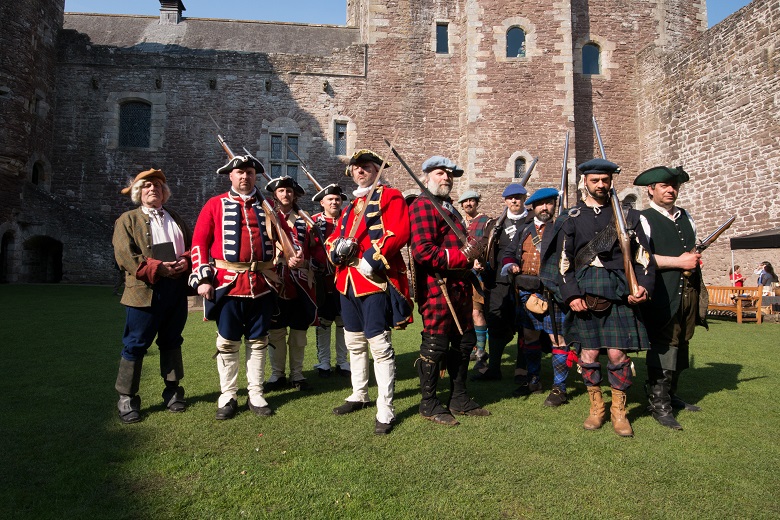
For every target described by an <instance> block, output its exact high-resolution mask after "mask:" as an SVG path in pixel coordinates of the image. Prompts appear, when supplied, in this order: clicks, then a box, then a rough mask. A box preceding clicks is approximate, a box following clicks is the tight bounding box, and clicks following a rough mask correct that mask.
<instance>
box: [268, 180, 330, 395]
mask: <svg viewBox="0 0 780 520" xmlns="http://www.w3.org/2000/svg"><path fill="white" fill-rule="evenodd" d="M265 191H266V192H267V193H269V194H270V195H271V197H273V199H274V202H275V207H276V209H277V211H278V213H279V215H280V216H281V217H282V219H283V220H284V221H285V222H286V223H287V225H288V226H289V227H290V229H291V230H292V231H293V233H292V235H291V238H292V240H293V243H294V244H296V245H297V247H298V248H299V252H300V257H301V258H302V262H301V264H300V265H299V266H298V267H297V268H293V267H290V266H289V265H287V262H286V260H285V258H284V255H283V252H282V251H281V250H280V249H278V250H277V258H276V274H277V276H278V277H279V280H280V282H281V283H280V285H279V292H278V294H277V298H276V307H277V309H276V312H275V313H274V316H273V319H272V320H271V330H270V331H269V332H268V340H269V342H270V345H271V351H270V357H271V376H270V377H269V378H268V382H267V383H266V385H265V389H266V390H269V391H270V390H278V389H281V388H283V387H284V386H285V385H286V384H287V378H286V376H285V365H286V363H287V358H288V356H287V354H288V350H289V360H290V362H289V364H290V385H291V386H292V387H293V388H295V389H298V390H301V391H309V390H311V389H312V386H311V385H310V384H309V382H308V381H306V378H305V377H304V375H303V358H304V351H305V349H306V342H307V341H306V330H307V329H308V328H309V325H311V324H312V323H314V321H315V320H316V318H317V296H316V294H315V286H314V270H315V269H316V268H318V265H319V266H324V265H325V263H326V262H327V260H326V259H325V255H324V252H323V250H322V246H321V245H320V244H317V243H315V241H314V236H313V233H312V232H311V230H310V229H308V228H307V225H306V222H305V221H304V219H303V218H302V217H301V216H300V215H299V212H298V211H297V205H296V201H297V199H298V197H299V196H302V195H304V193H305V192H304V191H303V188H302V187H301V186H300V184H298V182H296V181H295V179H293V178H292V177H288V176H283V177H277V178H275V179H271V181H270V182H269V183H268V184H267V185H266V187H265ZM317 257H319V258H317ZM288 329H289V334H288Z"/></svg>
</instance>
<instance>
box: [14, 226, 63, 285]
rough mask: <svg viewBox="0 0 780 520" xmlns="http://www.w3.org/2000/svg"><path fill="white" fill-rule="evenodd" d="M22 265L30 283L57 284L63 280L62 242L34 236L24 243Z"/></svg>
mask: <svg viewBox="0 0 780 520" xmlns="http://www.w3.org/2000/svg"><path fill="white" fill-rule="evenodd" d="M22 265H23V266H24V268H25V270H26V271H27V276H26V278H27V279H26V281H27V282H30V283H57V282H59V281H61V280H62V242H60V241H58V240H54V239H53V238H51V237H47V236H40V235H39V236H34V237H32V238H30V239H28V240H27V241H25V243H24V250H23V260H22Z"/></svg>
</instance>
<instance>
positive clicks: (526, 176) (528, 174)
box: [517, 156, 539, 186]
mask: <svg viewBox="0 0 780 520" xmlns="http://www.w3.org/2000/svg"><path fill="white" fill-rule="evenodd" d="M538 162H539V157H538V156H537V157H534V160H533V161H531V165H530V166H529V167H528V169H527V170H526V171H525V173H524V174H523V176H522V177H520V179H519V180H518V181H517V182H519V183H520V185H521V186H525V185H526V184H527V183H528V179H530V178H531V174H532V173H533V171H534V168H536V163H538Z"/></svg>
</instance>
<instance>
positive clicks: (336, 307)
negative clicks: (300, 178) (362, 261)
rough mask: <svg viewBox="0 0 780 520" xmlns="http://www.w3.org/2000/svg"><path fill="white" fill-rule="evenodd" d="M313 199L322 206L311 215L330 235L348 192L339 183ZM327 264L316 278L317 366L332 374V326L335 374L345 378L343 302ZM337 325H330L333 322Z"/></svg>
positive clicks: (347, 372)
mask: <svg viewBox="0 0 780 520" xmlns="http://www.w3.org/2000/svg"><path fill="white" fill-rule="evenodd" d="M311 200H312V201H313V202H319V203H320V206H321V207H322V211H321V212H320V213H316V214H314V215H312V216H311V218H312V220H313V221H314V222H315V223H316V224H317V225H318V226H319V228H320V233H321V235H322V236H323V237H329V236H330V235H331V234H332V233H333V230H334V229H335V228H336V224H337V222H338V218H339V216H341V205H342V203H343V202H344V201H345V200H347V195H346V194H345V193H344V191H343V190H342V189H341V186H339V185H338V184H329V185H327V186H325V187H324V188H322V189H321V190H320V191H319V192H317V193H316V194H315V195H314V197H312V198H311ZM332 267H333V266H332V264H330V263H328V265H327V266H326V269H323V270H320V271H318V272H317V273H315V279H316V280H317V320H318V324H317V329H316V330H317V336H316V337H317V364H316V365H314V368H316V369H317V371H318V373H319V374H320V377H330V375H331V363H330V359H331V357H330V343H331V342H330V339H331V328H335V329H336V373H337V374H338V375H340V376H343V377H350V375H351V374H350V370H349V361H348V359H347V354H348V352H347V345H346V343H344V321H343V320H342V319H341V301H340V298H339V292H338V291H337V290H336V281H335V278H334V273H335V271H334V269H333V268H332ZM334 323H335V324H336V326H335V327H331V326H332V325H333V324H334Z"/></svg>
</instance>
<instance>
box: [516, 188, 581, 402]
mask: <svg viewBox="0 0 780 520" xmlns="http://www.w3.org/2000/svg"><path fill="white" fill-rule="evenodd" d="M558 196H559V194H558V190H556V189H555V188H540V189H538V190H536V191H535V192H534V193H533V195H531V196H530V197H528V199H527V200H526V201H525V205H526V206H527V207H530V208H531V209H532V211H533V218H532V219H531V220H530V221H529V222H528V223H527V224H526V225H525V227H524V228H523V229H522V231H521V232H520V233H518V234H516V235H515V238H514V240H513V241H512V245H511V246H510V248H509V250H508V251H507V256H506V257H504V268H503V269H504V270H505V271H507V272H509V273H510V274H513V275H514V282H515V287H516V288H517V290H518V302H517V305H518V314H519V318H520V324H521V329H522V330H521V331H520V333H521V334H523V337H524V342H523V343H524V351H525V359H526V364H527V370H528V379H527V380H526V382H524V383H523V384H521V385H520V387H518V388H517V389H516V390H515V391H514V393H513V395H514V396H516V397H520V396H527V395H530V394H532V393H540V392H541V391H542V383H541V379H540V374H541V369H542V364H541V360H542V351H541V334H540V333H541V332H544V333H546V334H548V335H549V337H550V341H551V343H552V366H553V387H552V391H551V392H550V395H548V396H547V399H545V401H544V404H545V406H553V407H556V406H560V405H562V404H564V403H566V402H567V401H568V396H567V395H566V378H567V377H568V375H569V365H567V361H568V354H569V349H568V347H567V346H566V341H565V340H564V338H563V319H564V316H563V312H562V310H561V307H560V306H559V305H555V303H554V302H553V303H552V304H551V303H550V302H549V300H548V298H547V296H546V295H545V291H544V287H543V286H542V283H541V280H540V279H539V272H540V268H541V249H542V239H543V237H544V235H545V234H546V233H552V232H553V216H554V215H555V204H556V201H557V199H558ZM553 319H554V320H555V322H554V323H553Z"/></svg>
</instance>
